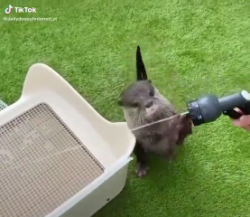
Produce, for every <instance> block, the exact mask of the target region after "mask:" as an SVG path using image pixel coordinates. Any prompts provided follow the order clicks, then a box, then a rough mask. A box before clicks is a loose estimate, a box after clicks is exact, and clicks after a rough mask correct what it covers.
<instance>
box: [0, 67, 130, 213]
mask: <svg viewBox="0 0 250 217" xmlns="http://www.w3.org/2000/svg"><path fill="white" fill-rule="evenodd" d="M134 144H135V138H134V136H133V135H132V133H131V132H130V131H129V129H128V127H127V124H126V123H125V122H119V123H111V122H109V121H107V120H106V119H104V118H103V117H102V116H100V114H99V113H97V112H96V111H95V110H94V109H93V108H92V106H91V105H90V104H89V103H88V102H87V101H86V100H85V99H83V98H82V97H81V96H80V95H79V94H78V93H77V92H76V91H75V90H74V89H73V88H72V87H71V86H70V84H69V83H67V82H66V81H65V80H64V79H63V78H62V77H61V76H60V75H59V74H58V73H56V72H55V71H54V70H53V69H51V68H50V67H48V66H46V65H44V64H34V65H32V66H31V67H30V69H29V71H28V74H27V76H26V78H25V82H24V86H23V91H22V95H21V97H20V99H19V100H18V101H17V102H15V103H14V104H12V105H10V106H8V107H7V108H5V109H4V110H2V111H1V112H0V192H1V193H0V216H1V217H44V216H46V217H58V216H63V217H90V216H92V215H93V214H94V213H96V212H97V211H98V210H99V209H100V208H102V207H103V206H104V205H105V204H107V203H108V202H109V201H110V200H112V199H113V198H114V197H116V196H117V195H118V194H119V193H120V192H121V190H122V189H123V187H124V185H125V182H126V177H127V170H128V165H129V162H130V161H131V159H132V158H131V157H130V155H131V153H132V151H133V148H134Z"/></svg>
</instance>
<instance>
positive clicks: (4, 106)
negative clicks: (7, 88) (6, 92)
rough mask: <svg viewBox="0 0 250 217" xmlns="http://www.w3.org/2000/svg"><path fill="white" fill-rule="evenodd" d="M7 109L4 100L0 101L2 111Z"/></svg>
mask: <svg viewBox="0 0 250 217" xmlns="http://www.w3.org/2000/svg"><path fill="white" fill-rule="evenodd" d="M6 107H7V105H6V104H5V103H4V102H3V101H2V100H0V111H1V110H3V109H5V108H6Z"/></svg>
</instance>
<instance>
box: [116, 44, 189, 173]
mask: <svg viewBox="0 0 250 217" xmlns="http://www.w3.org/2000/svg"><path fill="white" fill-rule="evenodd" d="M136 69H137V81H136V82H134V83H132V84H131V85H130V86H129V87H127V88H126V89H125V90H124V91H123V92H122V94H121V99H120V105H121V106H122V107H123V111H124V117H125V119H126V121H127V124H128V127H129V128H130V129H133V128H136V127H139V126H141V125H144V124H148V123H151V122H153V121H157V120H161V119H163V118H167V117H171V116H174V117H173V118H172V119H171V120H168V121H164V122H160V123H156V124H154V125H151V126H148V127H145V128H142V129H139V130H135V131H132V132H133V134H134V135H135V137H136V145H135V150H134V154H135V155H136V158H137V163H138V171H137V172H138V175H139V176H142V175H145V174H146V171H145V170H146V168H147V167H148V165H147V158H146V152H153V153H156V154H158V155H161V156H164V157H166V158H168V159H171V160H172V159H173V157H174V155H175V151H176V147H177V146H179V145H182V144H183V143H184V141H185V138H186V137H187V136H188V135H190V134H192V123H191V120H190V118H189V117H188V116H180V115H179V114H178V113H177V111H176V109H175V108H174V106H173V105H172V103H171V102H169V101H168V100H167V99H166V98H165V97H163V96H162V95H161V94H160V92H159V90H158V89H157V88H156V87H154V86H153V85H152V82H151V81H150V80H148V78H147V73H146V69H145V66H144V63H143V61H142V57H141V52H140V47H139V46H138V47H137V52H136Z"/></svg>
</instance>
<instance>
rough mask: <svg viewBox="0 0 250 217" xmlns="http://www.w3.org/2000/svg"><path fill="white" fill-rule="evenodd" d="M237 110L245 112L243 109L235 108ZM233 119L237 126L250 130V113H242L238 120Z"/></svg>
mask: <svg viewBox="0 0 250 217" xmlns="http://www.w3.org/2000/svg"><path fill="white" fill-rule="evenodd" d="M235 110H236V111H237V112H239V113H241V114H243V112H242V111H240V110H239V109H235ZM232 121H233V125H234V126H236V127H241V128H243V129H245V130H247V131H250V115H244V114H243V115H242V116H241V117H240V118H239V119H237V120H232Z"/></svg>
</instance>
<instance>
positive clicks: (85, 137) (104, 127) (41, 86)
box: [0, 63, 135, 217]
mask: <svg viewBox="0 0 250 217" xmlns="http://www.w3.org/2000/svg"><path fill="white" fill-rule="evenodd" d="M39 103H46V104H48V105H49V106H50V107H51V108H52V109H53V111H54V112H55V113H56V114H57V115H58V116H59V117H60V119H61V120H62V121H63V122H64V123H65V124H66V125H67V127H68V128H69V129H70V130H72V131H73V132H74V134H75V135H76V136H77V137H78V139H79V140H80V141H82V143H83V144H84V145H85V146H86V147H87V148H88V150H89V151H90V152H91V154H92V155H94V156H95V157H96V158H97V159H98V161H99V162H100V163H101V164H102V165H103V167H104V173H103V174H102V175H101V176H99V177H98V178H96V180H94V181H93V182H92V183H90V184H88V185H87V186H86V187H85V188H84V189H82V190H81V191H79V192H78V193H77V194H76V195H74V196H73V197H71V198H68V199H67V200H65V202H64V203H63V204H61V205H60V206H59V207H57V208H55V210H51V212H50V213H48V214H47V215H46V217H58V216H63V217H78V216H79V217H80V216H81V217H90V216H92V215H93V214H94V213H96V212H97V211H98V210H99V209H101V208H102V207H103V206H104V205H105V204H106V203H108V201H107V200H106V199H108V198H110V199H111V200H112V199H113V198H114V197H115V196H117V195H118V194H119V193H120V191H121V190H122V189H123V187H124V185H125V182H126V177H127V169H128V164H129V162H130V161H131V160H132V158H131V157H130V155H131V153H132V151H133V148H134V145H135V138H134V136H133V134H132V133H131V132H130V131H129V129H128V127H127V124H126V123H125V122H119V123H112V122H109V121H107V120H106V119H105V118H103V117H102V116H101V115H100V114H99V113H98V112H97V111H96V110H95V109H94V108H93V107H92V106H91V105H90V104H89V103H88V102H87V101H86V100H85V99H84V98H83V97H82V96H81V95H79V94H78V93H77V91H76V90H75V89H74V88H73V87H72V86H71V85H70V84H69V83H68V82H67V81H66V80H65V79H63V78H62V77H61V76H60V75H59V74H58V73H57V72H55V71H54V70H53V69H51V68H50V67H48V66H47V65H44V64H40V63H38V64H34V65H32V66H31V67H30V69H29V71H28V73H27V76H26V78H25V82H24V86H23V91H22V95H21V97H20V99H19V100H18V101H17V102H15V103H14V104H12V105H10V106H9V107H7V108H5V109H4V110H3V111H1V112H0V126H1V125H3V124H5V123H7V122H9V121H10V120H12V119H14V118H15V117H17V116H18V115H20V114H22V113H24V112H25V111H27V110H29V109H31V108H33V107H34V106H36V105H37V104H39ZM67 169H70V165H69V168H67ZM72 178H73V177H72ZM69 184H70V183H69ZM109 201H110V200H109ZM36 217H40V216H36Z"/></svg>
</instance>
